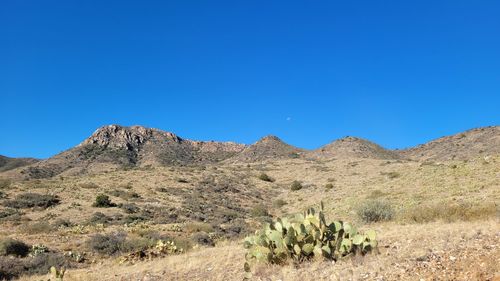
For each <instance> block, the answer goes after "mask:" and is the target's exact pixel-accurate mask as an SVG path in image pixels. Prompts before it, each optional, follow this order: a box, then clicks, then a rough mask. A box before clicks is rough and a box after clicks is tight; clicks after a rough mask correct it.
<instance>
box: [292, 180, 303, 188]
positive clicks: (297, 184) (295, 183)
mask: <svg viewBox="0 0 500 281" xmlns="http://www.w3.org/2000/svg"><path fill="white" fill-rule="evenodd" d="M302 187H303V186H302V183H301V182H299V181H296V180H295V181H293V182H292V184H291V185H290V190H292V191H297V190H301V189H302Z"/></svg>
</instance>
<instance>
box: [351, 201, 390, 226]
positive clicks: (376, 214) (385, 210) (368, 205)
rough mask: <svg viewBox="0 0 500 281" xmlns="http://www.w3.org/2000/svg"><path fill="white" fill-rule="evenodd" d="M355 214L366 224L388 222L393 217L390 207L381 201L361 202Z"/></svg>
mask: <svg viewBox="0 0 500 281" xmlns="http://www.w3.org/2000/svg"><path fill="white" fill-rule="evenodd" d="M357 214H358V216H359V218H360V219H361V220H362V221H364V222H366V223H371V222H378V221H388V220H391V219H392V218H393V217H394V211H393V209H392V206H391V205H390V204H389V203H388V202H386V201H383V200H368V201H365V202H363V203H362V204H361V205H360V206H359V207H358V210H357Z"/></svg>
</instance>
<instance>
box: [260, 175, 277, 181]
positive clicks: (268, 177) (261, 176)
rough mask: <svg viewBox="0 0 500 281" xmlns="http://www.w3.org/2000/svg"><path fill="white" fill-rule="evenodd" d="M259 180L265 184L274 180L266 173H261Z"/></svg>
mask: <svg viewBox="0 0 500 281" xmlns="http://www.w3.org/2000/svg"><path fill="white" fill-rule="evenodd" d="M259 179H260V180H262V181H267V182H274V179H273V178H271V177H270V176H268V175H267V174H266V173H262V174H260V175H259Z"/></svg>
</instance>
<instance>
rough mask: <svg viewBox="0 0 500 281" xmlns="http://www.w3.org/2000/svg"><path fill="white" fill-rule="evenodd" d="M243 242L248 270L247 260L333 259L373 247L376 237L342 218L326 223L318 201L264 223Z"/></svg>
mask: <svg viewBox="0 0 500 281" xmlns="http://www.w3.org/2000/svg"><path fill="white" fill-rule="evenodd" d="M244 246H245V248H247V249H248V252H247V254H246V260H247V263H245V270H247V271H248V270H249V268H250V267H249V264H248V262H252V261H260V262H267V263H273V264H283V263H285V262H286V261H287V260H288V259H292V260H295V261H299V262H300V261H303V260H305V259H309V258H312V257H324V258H327V259H333V260H337V259H339V258H341V257H344V256H347V255H350V254H354V253H361V254H365V253H367V252H369V251H371V250H372V249H374V248H376V247H377V240H376V233H375V231H373V230H369V231H366V232H365V233H364V234H361V233H358V231H357V230H356V228H355V227H354V226H352V225H351V224H349V223H346V222H342V221H333V222H331V223H326V220H325V216H324V214H323V203H321V210H320V211H319V212H316V210H314V209H313V208H310V209H308V210H307V211H305V212H304V213H302V214H296V215H295V216H292V217H290V218H278V219H277V220H276V221H274V222H272V223H267V224H265V225H264V227H263V228H262V229H261V230H258V231H256V233H255V235H253V236H249V237H247V238H245V240H244Z"/></svg>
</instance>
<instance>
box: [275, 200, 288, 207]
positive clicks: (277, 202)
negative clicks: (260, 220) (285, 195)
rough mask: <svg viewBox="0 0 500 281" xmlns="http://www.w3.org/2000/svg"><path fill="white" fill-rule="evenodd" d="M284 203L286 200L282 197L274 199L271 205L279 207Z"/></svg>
mask: <svg viewBox="0 0 500 281" xmlns="http://www.w3.org/2000/svg"><path fill="white" fill-rule="evenodd" d="M286 204H287V202H286V201H285V200H283V199H276V200H274V201H273V206H274V207H276V208H281V207H283V206H285V205H286Z"/></svg>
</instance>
